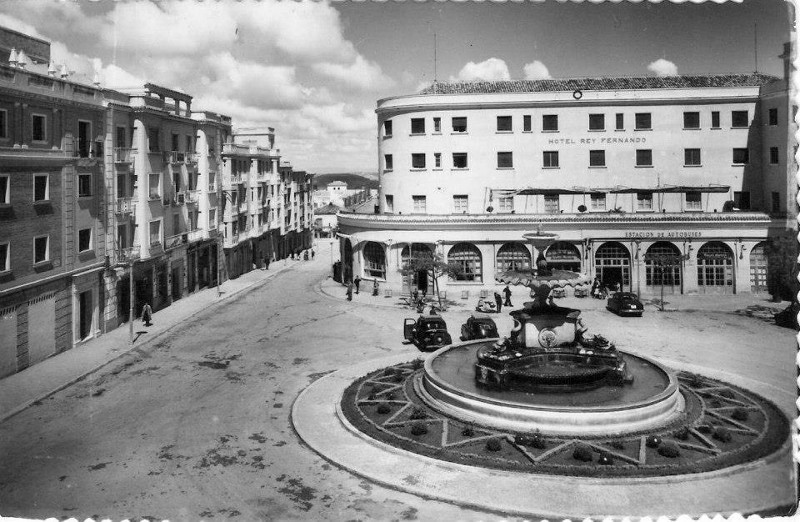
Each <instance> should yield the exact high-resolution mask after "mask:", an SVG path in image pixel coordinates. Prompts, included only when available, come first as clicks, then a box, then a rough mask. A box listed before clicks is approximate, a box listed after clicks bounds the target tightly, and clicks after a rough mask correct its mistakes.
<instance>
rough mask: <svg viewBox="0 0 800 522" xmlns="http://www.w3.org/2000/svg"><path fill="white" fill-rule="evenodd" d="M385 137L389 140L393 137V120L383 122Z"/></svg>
mask: <svg viewBox="0 0 800 522" xmlns="http://www.w3.org/2000/svg"><path fill="white" fill-rule="evenodd" d="M383 135H384V136H385V137H387V138H389V137H391V135H392V120H386V121H385V122H383Z"/></svg>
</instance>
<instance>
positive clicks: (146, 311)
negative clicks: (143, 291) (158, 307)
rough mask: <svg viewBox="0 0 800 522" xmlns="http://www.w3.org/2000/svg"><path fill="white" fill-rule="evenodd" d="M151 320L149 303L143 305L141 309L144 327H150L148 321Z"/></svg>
mask: <svg viewBox="0 0 800 522" xmlns="http://www.w3.org/2000/svg"><path fill="white" fill-rule="evenodd" d="M152 318H153V309H152V308H150V303H145V304H144V306H143V307H142V322H143V323H144V325H145V326H151V325H152V323H151V322H150V320H151V319H152Z"/></svg>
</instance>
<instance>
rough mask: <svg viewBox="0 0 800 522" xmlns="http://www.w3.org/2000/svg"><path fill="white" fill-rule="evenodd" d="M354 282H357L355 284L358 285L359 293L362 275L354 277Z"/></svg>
mask: <svg viewBox="0 0 800 522" xmlns="http://www.w3.org/2000/svg"><path fill="white" fill-rule="evenodd" d="M353 283H355V285H356V294H358V290H359V288H358V287H359V285H361V276H356V278H355V279H353Z"/></svg>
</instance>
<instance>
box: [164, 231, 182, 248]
mask: <svg viewBox="0 0 800 522" xmlns="http://www.w3.org/2000/svg"><path fill="white" fill-rule="evenodd" d="M186 239H187V237H186V234H175V235H174V236H169V237H168V238H166V239H165V240H164V249H165V250H169V249H170V248H175V247H177V246H181V245H182V244H184V243H185V242H186Z"/></svg>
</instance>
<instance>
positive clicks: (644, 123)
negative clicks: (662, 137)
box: [635, 112, 653, 130]
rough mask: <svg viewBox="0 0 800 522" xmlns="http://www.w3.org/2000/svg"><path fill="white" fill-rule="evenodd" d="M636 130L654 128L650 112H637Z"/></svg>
mask: <svg viewBox="0 0 800 522" xmlns="http://www.w3.org/2000/svg"><path fill="white" fill-rule="evenodd" d="M635 119H636V130H650V129H652V128H653V126H652V121H651V119H650V113H649V112H637V113H636V118H635Z"/></svg>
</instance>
